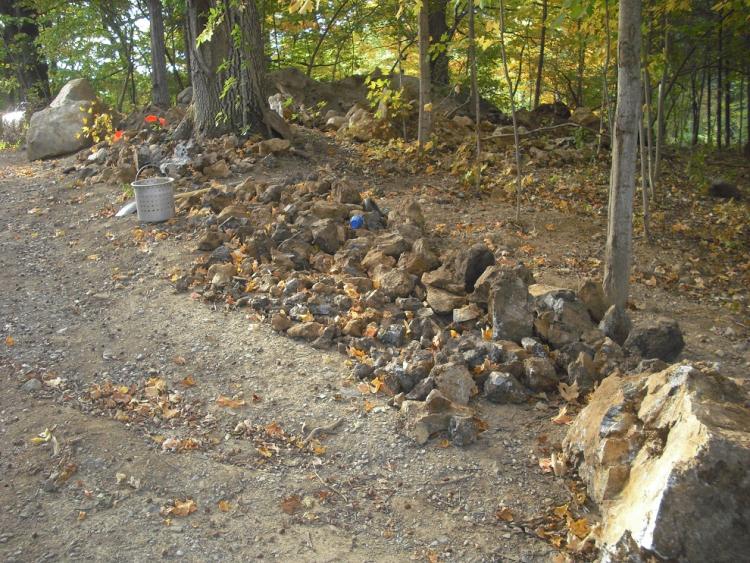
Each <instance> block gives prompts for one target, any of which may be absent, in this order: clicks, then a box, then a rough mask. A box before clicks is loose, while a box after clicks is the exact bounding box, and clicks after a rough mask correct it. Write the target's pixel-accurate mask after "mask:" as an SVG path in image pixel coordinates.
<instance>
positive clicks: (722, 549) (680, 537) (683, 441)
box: [563, 364, 750, 562]
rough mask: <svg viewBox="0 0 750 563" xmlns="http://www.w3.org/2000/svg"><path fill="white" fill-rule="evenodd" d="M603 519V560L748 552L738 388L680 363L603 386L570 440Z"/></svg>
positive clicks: (749, 510) (749, 458)
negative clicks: (652, 555) (659, 370)
mask: <svg viewBox="0 0 750 563" xmlns="http://www.w3.org/2000/svg"><path fill="white" fill-rule="evenodd" d="M563 447H564V450H565V454H566V455H567V457H568V460H569V462H571V463H573V464H574V465H577V467H578V472H579V475H580V476H581V477H582V478H583V480H584V481H585V482H586V485H587V487H588V492H589V495H590V496H591V498H593V499H594V500H595V501H596V502H597V503H599V504H600V506H601V509H602V515H603V522H602V533H601V540H602V544H603V553H604V555H603V560H605V561H621V560H624V559H626V560H628V561H642V560H643V561H645V560H646V558H647V556H648V555H649V554H654V555H656V556H658V557H660V558H664V559H669V560H675V561H727V562H729V561H740V560H744V559H746V558H747V553H748V552H750V535H749V534H748V531H750V477H749V475H750V474H749V473H748V470H747V468H748V467H749V466H750V410H748V408H747V403H746V399H745V398H744V397H743V393H742V391H741V389H740V388H739V386H738V385H736V384H735V383H734V382H733V381H731V380H730V379H727V378H725V377H723V376H721V375H719V374H717V373H715V372H711V371H709V370H707V369H703V370H701V369H698V368H696V367H694V366H692V365H688V364H679V365H674V366H671V367H669V368H667V369H666V370H664V371H661V372H658V373H654V374H643V375H636V376H630V377H624V376H620V375H612V376H610V377H608V378H606V379H605V380H604V381H602V383H601V385H600V386H599V387H598V388H597V390H596V391H595V392H594V394H593V396H592V398H591V401H590V403H589V404H588V406H587V407H586V408H585V409H584V410H583V411H582V412H581V413H580V414H579V415H578V417H577V418H576V420H575V422H574V423H573V425H572V426H571V428H570V430H569V431H568V434H567V437H566V438H565V441H564V444H563Z"/></svg>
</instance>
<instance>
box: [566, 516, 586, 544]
mask: <svg viewBox="0 0 750 563" xmlns="http://www.w3.org/2000/svg"><path fill="white" fill-rule="evenodd" d="M568 529H569V530H570V531H571V532H573V533H574V534H575V535H576V536H578V538H580V539H583V538H585V537H586V536H588V535H589V532H590V531H591V526H589V522H588V520H586V518H581V519H579V520H574V519H573V518H568Z"/></svg>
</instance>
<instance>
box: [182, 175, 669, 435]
mask: <svg viewBox="0 0 750 563" xmlns="http://www.w3.org/2000/svg"><path fill="white" fill-rule="evenodd" d="M182 207H183V209H189V210H190V215H191V218H190V221H191V222H192V223H193V224H195V225H196V226H199V227H201V228H203V229H205V230H204V232H203V234H202V235H201V239H200V241H199V243H198V245H197V251H198V252H200V256H199V258H198V259H197V260H196V262H195V263H194V265H193V267H192V269H191V271H190V272H189V274H187V275H185V276H184V277H183V278H181V279H180V280H178V281H177V286H178V287H179V288H181V289H184V290H187V289H191V290H192V291H194V292H195V293H196V294H198V295H200V296H202V297H203V298H204V299H207V300H224V301H226V302H227V303H230V304H234V305H236V306H246V307H251V308H252V309H254V310H255V311H256V312H257V313H258V314H259V315H262V316H263V317H265V318H268V319H270V322H271V326H272V327H273V328H274V330H277V331H279V332H285V333H286V334H287V335H289V336H291V337H293V338H298V339H302V340H306V341H308V342H311V343H312V345H313V346H316V347H336V348H338V349H339V350H340V351H341V352H344V353H347V354H348V355H349V356H350V357H351V358H352V360H353V362H354V365H353V373H354V375H355V376H356V377H357V378H359V379H363V380H367V381H368V382H369V384H371V385H373V386H375V387H376V388H377V389H379V390H383V391H385V392H386V393H388V394H389V395H391V396H393V404H394V405H396V406H398V407H400V409H401V410H402V412H403V414H404V417H405V424H404V428H405V430H406V431H407V433H409V434H410V435H411V436H413V437H414V438H415V439H416V440H417V441H418V442H421V443H423V442H425V441H426V440H427V439H428V438H429V436H430V435H432V434H434V433H435V432H439V431H448V432H449V433H450V435H451V436H453V437H454V439H455V441H456V443H460V444H469V443H471V441H472V440H473V439H472V438H470V437H469V435H470V434H471V432H472V429H473V431H478V430H480V429H481V424H479V423H478V421H477V420H475V419H473V418H472V417H473V413H472V410H471V407H469V406H468V405H469V404H470V403H471V401H473V400H474V398H475V397H477V396H480V395H481V396H483V397H484V398H486V399H487V400H489V401H492V402H495V403H523V402H526V401H527V400H528V399H529V398H530V397H531V396H533V395H534V394H538V393H542V392H548V391H556V390H557V389H558V386H559V384H560V383H561V382H562V383H565V384H567V385H575V386H576V388H577V389H578V391H579V392H580V393H587V392H589V391H591V390H592V389H593V388H594V386H595V385H596V384H598V383H599V382H600V381H601V380H602V379H603V378H604V377H606V376H607V375H609V374H610V373H612V372H613V371H614V370H615V369H617V368H619V369H622V370H625V369H628V368H634V367H635V366H636V365H637V364H638V362H639V361H640V360H641V359H642V358H661V359H664V360H671V359H673V358H674V357H675V356H676V355H678V354H679V352H680V350H681V349H682V345H683V344H682V340H681V336H679V328H678V327H677V326H676V324H675V323H673V322H670V321H658V322H657V323H655V324H649V325H644V326H638V327H636V328H635V329H633V330H632V331H630V332H628V331H626V332H624V333H622V331H621V330H620V332H617V334H615V333H614V332H613V333H612V334H613V335H615V336H616V337H617V338H618V340H619V343H618V341H617V340H615V339H613V338H612V337H610V336H607V331H608V327H609V325H607V324H606V322H605V321H606V320H607V315H606V314H603V311H604V310H605V304H604V298H603V295H602V294H601V289H600V288H599V285H598V284H595V283H593V282H590V281H589V282H587V283H585V284H583V285H582V287H581V290H580V291H579V292H575V291H572V290H569V289H560V288H552V287H547V286H542V285H539V284H534V279H533V276H532V274H531V272H530V271H529V270H528V269H527V268H526V267H525V266H524V265H523V263H521V262H517V261H515V260H512V259H511V258H509V257H508V256H507V255H505V254H502V253H501V254H499V255H497V256H496V255H495V253H493V252H492V251H491V250H490V248H488V247H487V246H486V245H485V244H483V243H479V244H475V245H474V246H471V247H469V248H466V249H462V250H459V251H452V252H440V250H439V248H437V246H436V244H435V241H434V240H432V239H431V238H430V237H429V234H428V232H427V231H426V230H425V218H424V214H423V212H422V210H421V208H420V206H419V204H418V202H416V201H412V202H411V203H409V204H408V205H405V206H403V208H400V209H397V210H393V211H391V212H387V210H384V209H381V208H380V207H379V206H378V205H377V203H376V202H375V201H373V200H372V199H369V198H365V199H363V198H362V197H361V195H360V193H359V191H358V190H357V188H356V186H354V185H353V184H351V183H350V182H348V181H347V180H345V179H343V180H342V179H331V178H321V177H318V175H316V174H313V175H311V176H310V177H308V178H306V179H299V178H298V179H290V180H288V181H287V182H285V183H279V184H271V185H267V184H264V183H260V182H256V181H254V180H253V179H252V178H248V179H247V180H245V181H244V182H242V183H241V184H239V185H237V186H235V187H226V188H224V189H218V188H212V189H209V190H201V191H200V193H195V194H193V195H191V196H190V197H187V198H184V199H183V203H182ZM353 218H357V219H356V220H353ZM359 223H361V224H362V227H361V228H356V229H355V228H352V226H351V225H353V224H354V225H356V224H359ZM608 314H609V316H610V317H611V316H612V314H610V313H608ZM618 315H620V316H621V317H626V315H625V313H618ZM603 316H604V320H603V321H602V323H601V324H600V325H597V323H596V321H598V320H600V319H602V317H603ZM628 323H629V321H628ZM628 323H625V326H629V324H628ZM622 324H623V323H622V322H619V323H617V326H618V327H621V325H622ZM623 344H624V345H623ZM456 437H458V438H456Z"/></svg>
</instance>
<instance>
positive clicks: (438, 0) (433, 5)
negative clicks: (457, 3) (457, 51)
mask: <svg viewBox="0 0 750 563" xmlns="http://www.w3.org/2000/svg"><path fill="white" fill-rule="evenodd" d="M426 1H427V0H426ZM447 8H448V0H429V2H428V10H429V30H430V32H429V33H430V41H431V42H432V44H433V45H437V46H438V50H437V52H436V53H434V55H433V56H432V57H431V58H430V79H431V80H432V82H433V83H435V84H442V85H446V84H450V72H449V70H448V37H447V34H448V22H447V20H446V9H447Z"/></svg>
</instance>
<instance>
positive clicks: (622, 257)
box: [603, 0, 641, 308]
mask: <svg viewBox="0 0 750 563" xmlns="http://www.w3.org/2000/svg"><path fill="white" fill-rule="evenodd" d="M617 46H618V52H619V56H618V59H617V109H616V112H615V130H614V135H613V137H614V138H613V143H612V171H611V173H610V190H609V213H608V223H607V246H606V256H605V262H604V283H603V288H604V294H605V295H606V297H607V300H608V301H609V302H610V303H612V304H613V305H615V306H617V307H621V308H624V307H625V305H626V303H627V300H628V292H629V286H630V279H629V278H630V263H631V254H632V243H633V241H632V238H633V194H634V192H635V170H636V155H637V149H638V115H639V112H638V105H639V103H640V100H641V96H640V86H641V81H640V51H641V0H621V2H620V13H619V17H618V40H617Z"/></svg>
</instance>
